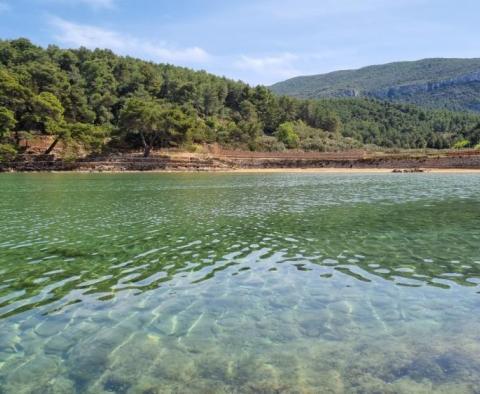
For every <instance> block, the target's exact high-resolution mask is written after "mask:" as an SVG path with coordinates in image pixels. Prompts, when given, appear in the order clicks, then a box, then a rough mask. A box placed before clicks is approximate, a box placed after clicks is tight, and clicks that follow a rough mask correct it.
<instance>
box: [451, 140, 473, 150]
mask: <svg viewBox="0 0 480 394" xmlns="http://www.w3.org/2000/svg"><path fill="white" fill-rule="evenodd" d="M469 145H470V141H469V140H465V139H464V140H459V141H457V142H455V144H454V145H453V149H464V148H467V147H468V146H469Z"/></svg>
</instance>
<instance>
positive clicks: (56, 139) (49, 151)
mask: <svg viewBox="0 0 480 394" xmlns="http://www.w3.org/2000/svg"><path fill="white" fill-rule="evenodd" d="M59 141H60V138H55V140H54V141H53V142H52V144H51V145H50V146H49V147H48V149H47V150H46V151H45V153H44V154H45V155H49V154H50V153H51V152H52V150H53V149H54V148H55V147H56V146H57V144H58V143H59Z"/></svg>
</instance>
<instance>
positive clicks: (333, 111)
mask: <svg viewBox="0 0 480 394" xmlns="http://www.w3.org/2000/svg"><path fill="white" fill-rule="evenodd" d="M479 125H480V116H479V115H476V114H472V113H462V112H450V111H446V110H428V109H423V108H420V107H415V106H413V105H406V104H392V103H388V102H382V101H377V100H373V99H322V100H300V99H295V98H291V97H286V96H278V95H275V94H274V93H273V92H271V91H270V90H269V89H268V88H266V87H263V86H257V87H251V86H249V85H247V84H245V83H242V82H238V81H233V80H229V79H226V78H223V77H217V76H214V75H211V74H208V73H207V72H204V71H193V70H190V69H186V68H182V67H176V66H173V65H167V64H155V63H152V62H147V61H142V60H138V59H134V58H130V57H122V56H117V55H115V54H114V53H112V52H111V51H109V50H100V49H97V50H93V51H92V50H88V49H85V48H80V49H75V50H69V49H61V48H59V47H56V46H49V47H48V48H46V49H45V48H42V47H39V46H36V45H34V44H32V43H31V42H30V41H29V40H27V39H16V40H4V41H0V156H1V157H4V158H5V157H14V156H15V155H16V154H17V153H21V148H20V141H21V140H22V139H28V138H31V136H34V135H50V136H52V137H53V138H52V139H51V140H52V143H51V145H50V146H49V147H48V148H47V149H46V150H45V153H47V154H48V153H52V152H54V150H55V147H56V146H57V144H58V143H59V142H62V143H63V144H64V145H66V146H67V145H68V146H72V147H79V146H81V147H82V148H83V149H85V150H86V151H88V152H92V153H97V152H104V151H115V150H131V149H143V152H144V154H145V156H148V155H149V154H150V153H151V151H152V150H154V149H157V148H181V149H185V150H195V149H196V148H197V147H198V146H199V145H203V144H215V143H216V144H219V145H221V146H223V147H226V148H232V149H248V150H259V151H282V150H286V149H298V150H304V151H336V150H348V149H352V148H359V147H362V146H365V145H374V146H378V147H384V148H407V149H408V148H439V149H441V148H451V147H455V146H456V147H475V146H476V145H478V144H479V143H480V127H479Z"/></svg>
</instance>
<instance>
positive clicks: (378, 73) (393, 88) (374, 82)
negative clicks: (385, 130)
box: [271, 59, 480, 112]
mask: <svg viewBox="0 0 480 394" xmlns="http://www.w3.org/2000/svg"><path fill="white" fill-rule="evenodd" d="M271 89H272V90H273V91H274V92H276V93H277V94H284V95H289V96H292V97H297V98H303V99H313V98H324V97H352V96H355V97H370V98H377V99H381V100H388V101H392V102H405V103H410V104H416V105H420V106H426V107H432V108H441V109H450V110H456V111H457V110H469V111H476V112H480V59H424V60H419V61H414V62H398V63H390V64H385V65H380V66H369V67H365V68H361V69H359V70H348V71H337V72H333V73H329V74H322V75H313V76H305V77H297V78H292V79H290V80H288V81H284V82H280V83H277V84H275V85H273V86H272V87H271Z"/></svg>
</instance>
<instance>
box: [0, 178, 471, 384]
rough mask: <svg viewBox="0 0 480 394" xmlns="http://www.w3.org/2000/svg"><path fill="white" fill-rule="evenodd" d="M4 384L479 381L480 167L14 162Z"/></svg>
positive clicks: (3, 239)
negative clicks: (168, 170)
mask: <svg viewBox="0 0 480 394" xmlns="http://www.w3.org/2000/svg"><path fill="white" fill-rule="evenodd" d="M0 218H1V220H0V393H15V394H17V393H75V392H78V393H84V392H85V393H145V394H146V393H149V394H152V393H190V392H194V393H196V392H201V393H258V392H261V393H318V392H327V393H328V392H331V393H342V392H347V393H372V392H377V393H416V392H418V393H429V392H439V393H479V392H480V389H479V388H480V356H479V355H480V247H479V245H480V176H477V175H432V174H407V175H396V174H387V175H316V174H268V175H262V174H255V175H247V174H231V175H225V174H195V175H188V174H180V175H169V174H115V175H104V174H98V175H82V174H69V175H64V174H62V175H60V174H57V175H55V174H50V175H48V174H47V175H45V174H33V175H22V174H3V175H0Z"/></svg>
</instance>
